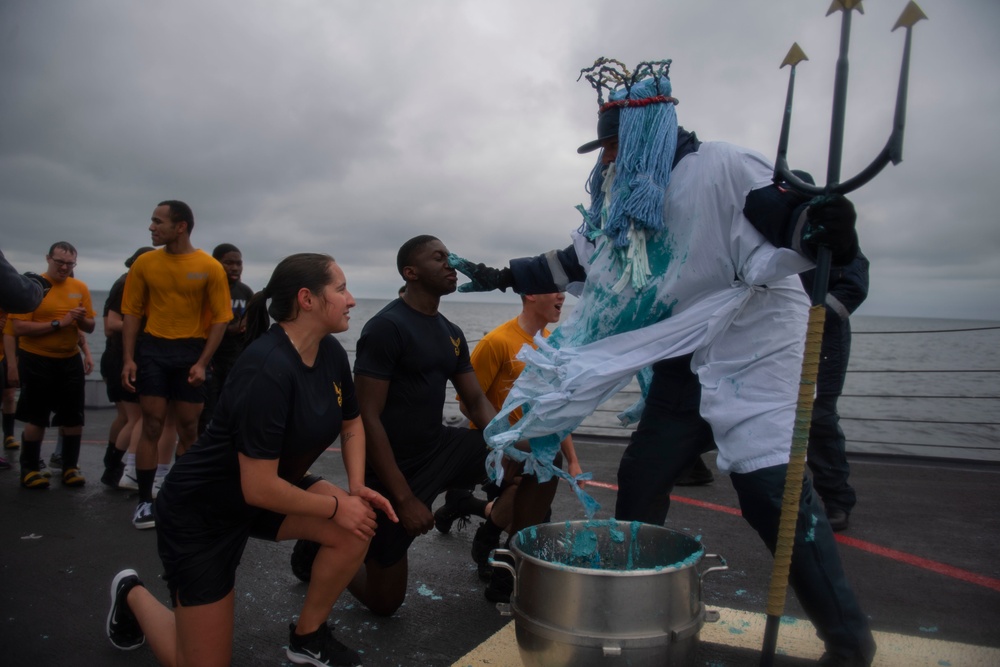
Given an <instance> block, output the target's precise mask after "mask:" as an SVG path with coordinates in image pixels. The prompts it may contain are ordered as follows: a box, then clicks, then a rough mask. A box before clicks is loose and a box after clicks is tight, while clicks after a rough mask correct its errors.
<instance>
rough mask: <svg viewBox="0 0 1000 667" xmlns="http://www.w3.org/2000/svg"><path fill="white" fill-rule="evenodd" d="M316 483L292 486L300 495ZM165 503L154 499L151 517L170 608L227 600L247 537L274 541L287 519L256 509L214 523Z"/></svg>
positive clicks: (193, 511) (304, 481)
mask: <svg viewBox="0 0 1000 667" xmlns="http://www.w3.org/2000/svg"><path fill="white" fill-rule="evenodd" d="M321 479H323V478H322V477H319V476H317V475H306V476H305V477H303V478H302V479H301V480H299V481H298V483H297V484H296V486H297V487H299V488H300V489H303V490H305V489H308V488H309V487H311V486H312V485H313V484H315V483H316V482H318V481H320V480H321ZM161 498H163V499H164V500H162V501H161ZM168 502H169V499H166V497H165V495H164V494H163V493H161V494H160V495H158V496H157V498H156V500H155V501H154V503H153V514H154V516H155V517H156V545H157V549H158V551H159V554H160V560H161V561H162V562H163V580H164V581H166V582H167V588H168V589H169V590H170V601H171V603H172V604H173V606H175V607H176V606H177V605H178V603H180V605H181V606H184V607H194V606H197V605H202V604H211V603H213V602H218V601H219V600H221V599H222V598H224V597H226V596H227V595H229V591H231V590H233V588H234V587H235V585H236V568H237V567H239V564H240V559H241V558H242V557H243V550H244V549H245V548H246V545H247V540H248V539H249V538H251V537H253V538H256V539H259V540H267V541H269V542H274V541H275V540H277V538H278V529H280V528H281V524H282V522H283V521H284V520H285V518H286V516H287V515H285V514H278V513H277V512H271V511H270V510H262V509H256V510H255V511H253V512H252V513H251V514H250V515H249V518H248V519H247V520H246V521H243V522H239V523H220V522H218V521H215V520H213V519H214V517H206V516H205V515H204V514H202V513H201V512H199V511H198V508H191V507H183V508H176V507H174V508H170V507H164V504H166V503H168ZM172 509H173V510H176V511H171V510H172Z"/></svg>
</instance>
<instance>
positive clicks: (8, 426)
mask: <svg viewBox="0 0 1000 667" xmlns="http://www.w3.org/2000/svg"><path fill="white" fill-rule="evenodd" d="M13 435H14V413H13V412H5V413H3V437H4V439H6V438H9V437H11V436H13Z"/></svg>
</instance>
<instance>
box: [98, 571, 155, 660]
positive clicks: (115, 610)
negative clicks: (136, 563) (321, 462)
mask: <svg viewBox="0 0 1000 667" xmlns="http://www.w3.org/2000/svg"><path fill="white" fill-rule="evenodd" d="M136 586H142V582H141V581H139V575H138V573H137V572H136V571H135V570H122V571H121V572H119V573H118V574H117V575H115V578H114V580H113V581H112V582H111V610H110V611H109V612H108V622H107V624H106V626H105V629H106V631H107V634H108V639H110V640H111V643H112V644H114V646H115V648H118V649H121V650H122V651H132V650H134V649H137V648H139V647H140V646H142V645H143V644H144V643H145V642H146V635H144V634H143V632H142V628H141V627H139V620H138V619H137V618H136V617H135V614H133V613H132V610H131V609H129V606H128V601H127V598H128V592H129V591H130V590H132V589H133V588H135V587H136Z"/></svg>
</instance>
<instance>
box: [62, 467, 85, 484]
mask: <svg viewBox="0 0 1000 667" xmlns="http://www.w3.org/2000/svg"><path fill="white" fill-rule="evenodd" d="M62 483H63V486H83V485H84V484H86V483H87V478H86V477H84V476H83V473H82V472H80V469H79V468H67V469H66V470H63V473H62Z"/></svg>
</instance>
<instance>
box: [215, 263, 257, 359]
mask: <svg viewBox="0 0 1000 667" xmlns="http://www.w3.org/2000/svg"><path fill="white" fill-rule="evenodd" d="M229 297H230V299H232V302H233V320H235V321H237V322H238V321H239V320H240V318H242V317H243V316H244V315H246V312H247V304H248V303H250V299H251V298H253V290H252V289H251V288H250V287H249V286H248V285H246V284H244V283H242V282H235V283H229ZM242 351H243V334H241V333H229V331H226V333H225V334H223V336H222V340H221V341H219V347H217V348H216V349H215V354H214V355H212V362H213V363H216V364H220V365H222V366H224V367H225V368H230V367H232V365H233V364H234V363H236V358H237V357H238V356H240V352H242Z"/></svg>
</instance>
